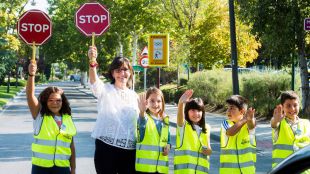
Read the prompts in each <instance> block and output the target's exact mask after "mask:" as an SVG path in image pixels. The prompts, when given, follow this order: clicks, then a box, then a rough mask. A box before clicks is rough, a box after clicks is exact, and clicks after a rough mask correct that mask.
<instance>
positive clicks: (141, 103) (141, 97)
mask: <svg viewBox="0 0 310 174" xmlns="http://www.w3.org/2000/svg"><path fill="white" fill-rule="evenodd" d="M138 106H139V110H140V114H139V116H140V117H144V113H145V111H146V108H147V101H146V94H145V92H143V93H141V94H139V100H138Z"/></svg>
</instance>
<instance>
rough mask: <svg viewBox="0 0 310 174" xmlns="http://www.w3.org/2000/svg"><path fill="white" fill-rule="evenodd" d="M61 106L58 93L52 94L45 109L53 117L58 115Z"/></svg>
mask: <svg viewBox="0 0 310 174" xmlns="http://www.w3.org/2000/svg"><path fill="white" fill-rule="evenodd" d="M61 106H62V99H61V95H60V94H59V93H52V94H51V95H50V96H49V97H48V100H47V108H48V109H49V110H50V111H51V112H52V113H53V114H55V115H59V116H60V114H59V111H60V109H61Z"/></svg>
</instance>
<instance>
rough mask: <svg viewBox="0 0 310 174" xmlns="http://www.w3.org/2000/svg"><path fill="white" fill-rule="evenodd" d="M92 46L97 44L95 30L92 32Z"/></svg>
mask: <svg viewBox="0 0 310 174" xmlns="http://www.w3.org/2000/svg"><path fill="white" fill-rule="evenodd" d="M91 46H93V47H94V46H95V32H93V33H92V39H91Z"/></svg>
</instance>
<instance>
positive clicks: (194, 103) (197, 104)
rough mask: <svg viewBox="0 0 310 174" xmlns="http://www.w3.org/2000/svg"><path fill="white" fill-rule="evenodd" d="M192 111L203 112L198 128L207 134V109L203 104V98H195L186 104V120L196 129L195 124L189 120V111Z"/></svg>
mask: <svg viewBox="0 0 310 174" xmlns="http://www.w3.org/2000/svg"><path fill="white" fill-rule="evenodd" d="M191 109H197V110H198V111H202V117H201V119H200V120H199V122H198V126H200V127H201V128H202V132H203V133H206V132H207V129H206V120H205V107H204V104H203V101H202V99H201V98H194V99H191V100H190V101H189V102H187V103H186V104H185V109H184V114H185V120H186V121H187V122H188V123H190V125H191V126H192V129H193V130H195V129H194V123H193V122H192V121H191V120H190V119H189V115H188V111H189V110H191Z"/></svg>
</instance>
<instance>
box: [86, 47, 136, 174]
mask: <svg viewBox="0 0 310 174" xmlns="http://www.w3.org/2000/svg"><path fill="white" fill-rule="evenodd" d="M88 57H89V59H90V67H89V79H90V88H91V90H92V92H93V94H94V95H95V96H96V97H97V99H98V105H97V107H98V116H97V120H96V125H95V128H94V130H93V133H92V137H93V138H95V139H96V142H95V143H96V149H95V157H94V161H95V168H96V171H97V173H98V174H103V173H109V174H114V173H118V174H131V173H135V153H136V152H135V147H136V124H137V118H138V113H139V108H138V96H137V94H136V93H135V92H134V91H133V90H131V89H129V88H130V87H131V82H132V78H133V70H132V67H131V65H130V62H129V60H128V59H127V58H124V57H115V58H114V60H113V61H112V63H111V65H110V67H109V69H108V73H107V78H108V80H110V82H108V83H103V82H102V81H101V80H100V79H99V78H98V75H97V72H96V67H97V66H98V64H97V61H96V58H97V48H96V47H90V48H89V51H88Z"/></svg>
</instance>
